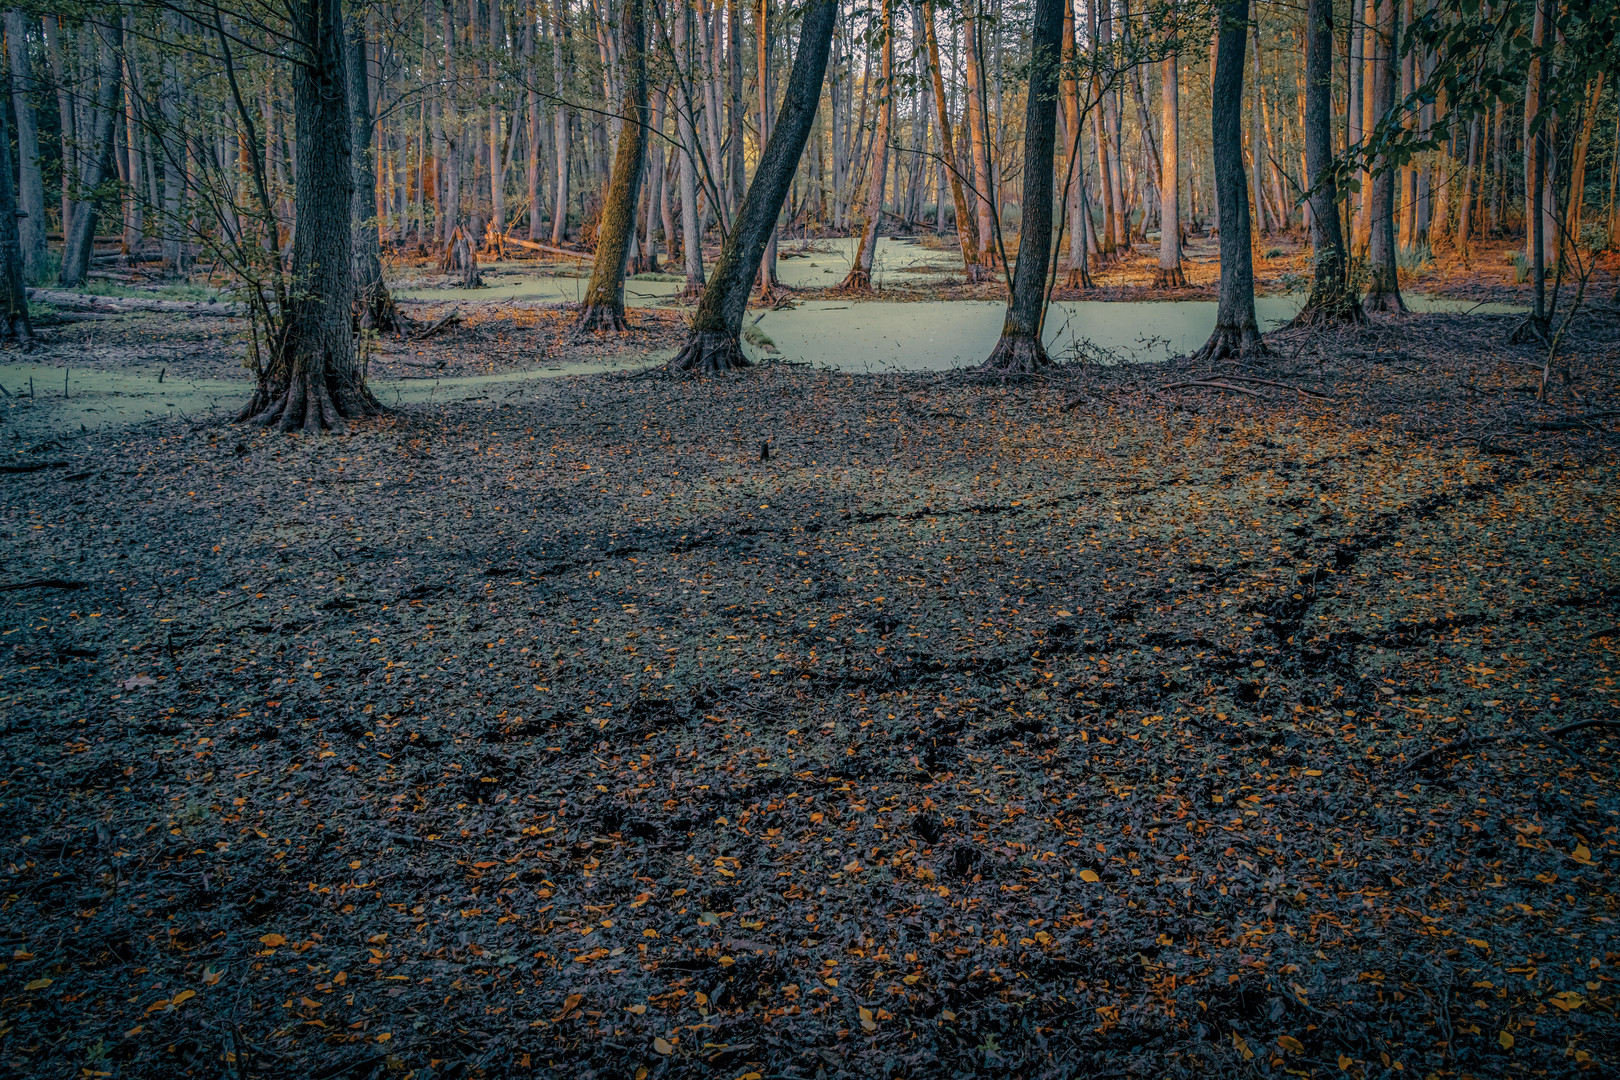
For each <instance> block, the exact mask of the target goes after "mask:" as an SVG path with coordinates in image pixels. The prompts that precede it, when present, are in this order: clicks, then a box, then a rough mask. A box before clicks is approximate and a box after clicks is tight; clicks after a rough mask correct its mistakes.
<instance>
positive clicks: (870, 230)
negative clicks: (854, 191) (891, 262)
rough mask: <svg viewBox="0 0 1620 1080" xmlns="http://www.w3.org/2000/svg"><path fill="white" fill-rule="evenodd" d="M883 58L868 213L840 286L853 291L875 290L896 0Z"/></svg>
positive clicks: (885, 29) (886, 13) (889, 11)
mask: <svg viewBox="0 0 1620 1080" xmlns="http://www.w3.org/2000/svg"><path fill="white" fill-rule="evenodd" d="M882 3H883V16H882V29H881V30H880V31H879V32H880V33H882V35H883V46H882V47H883V59H882V60H881V61H880V66H879V69H880V72H881V74H880V75H879V76H878V78H879V82H878V94H879V95H880V96H879V98H878V110H877V128H876V130H874V131H873V133H872V148H871V163H870V164H869V165H868V166H867V170H866V213H865V219H866V220H865V221H863V222H862V224H861V242H860V246H859V247H857V248H856V250H855V262H854V264H853V265H851V266H850V268H849V273H848V274H847V275H846V276H845V277H844V280H843V282H842V283H841V284H840V285H839V288H841V289H850V290H852V291H854V292H871V291H872V259H873V256H874V255H875V254H876V253H877V239H878V226H880V225H881V224H882V223H883V185H884V182H885V181H886V180H887V179H888V175H889V128H890V126H891V124H892V123H893V121H894V0H882Z"/></svg>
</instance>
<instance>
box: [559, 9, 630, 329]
mask: <svg viewBox="0 0 1620 1080" xmlns="http://www.w3.org/2000/svg"><path fill="white" fill-rule="evenodd" d="M623 12H624V14H623V18H624V25H623V27H622V29H623V31H624V50H625V53H626V54H627V55H625V56H624V57H623V66H624V69H625V70H624V73H623V74H624V84H625V85H624V107H623V109H622V110H621V112H620V115H621V117H622V118H623V124H622V125H621V127H620V129H619V146H618V150H617V152H616V153H615V154H614V158H613V176H612V178H611V179H610V180H609V182H608V191H607V197H606V198H605V199H604V200H603V203H602V218H601V221H600V222H599V223H598V225H597V230H596V262H595V264H594V265H593V266H592V268H591V283H590V285H589V286H588V287H587V288H586V290H585V306H584V308H583V310H582V311H581V312H580V316H579V322H578V323H576V324H575V326H574V332H575V333H576V334H582V333H589V332H593V331H594V332H600V331H604V330H612V331H623V330H628V329H629V324H627V323H626V322H625V321H624V271H625V267H626V266H628V265H629V261H630V241H631V236H632V234H633V233H634V232H635V228H636V206H637V204H638V202H639V196H640V193H641V173H642V168H643V166H644V165H645V164H646V160H647V61H646V55H645V52H644V48H645V35H644V34H643V32H642V0H625V4H624V9H623Z"/></svg>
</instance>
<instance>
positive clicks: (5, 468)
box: [0, 393, 68, 473]
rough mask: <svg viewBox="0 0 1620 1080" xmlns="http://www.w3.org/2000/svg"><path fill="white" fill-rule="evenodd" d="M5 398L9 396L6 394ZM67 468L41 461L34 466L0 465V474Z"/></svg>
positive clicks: (55, 463)
mask: <svg viewBox="0 0 1620 1080" xmlns="http://www.w3.org/2000/svg"><path fill="white" fill-rule="evenodd" d="M6 396H7V397H10V396H11V395H10V394H9V393H8V394H7V395H6ZM67 466H68V463H67V462H65V461H41V462H39V463H38V464H36V465H0V473H30V472H40V471H41V470H43V469H65V468H67Z"/></svg>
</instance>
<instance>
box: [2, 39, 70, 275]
mask: <svg viewBox="0 0 1620 1080" xmlns="http://www.w3.org/2000/svg"><path fill="white" fill-rule="evenodd" d="M6 48H7V51H8V53H9V59H10V61H11V103H12V108H13V109H14V110H15V111H16V114H17V179H18V181H19V183H18V189H19V190H18V191H17V200H16V201H17V203H18V205H17V208H16V210H17V213H19V214H21V215H22V216H21V217H19V218H16V219H14V221H15V224H16V227H17V231H18V234H19V236H20V243H21V244H22V262H23V273H24V274H26V275H27V279H28V280H29V281H39V280H41V278H42V275H44V273H45V271H46V254H47V253H46V248H45V181H44V177H43V176H42V174H41V173H40V168H39V133H38V129H37V125H36V122H35V118H34V103H33V98H32V95H33V92H34V90H35V88H36V87H37V85H38V84H37V83H36V81H35V80H34V75H33V69H32V66H31V64H30V62H29V57H28V27H27V23H26V22H25V21H24V19H23V15H22V12H20V11H16V10H12V11H8V12H6ZM64 235H65V234H64Z"/></svg>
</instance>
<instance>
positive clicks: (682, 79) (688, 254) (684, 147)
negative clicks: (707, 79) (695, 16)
mask: <svg viewBox="0 0 1620 1080" xmlns="http://www.w3.org/2000/svg"><path fill="white" fill-rule="evenodd" d="M672 21H673V22H674V24H675V26H674V32H673V34H672V35H671V36H672V37H673V38H674V41H673V45H674V49H675V56H676V68H677V70H676V72H675V75H674V77H675V79H676V81H677V83H678V84H680V85H679V87H678V88H677V89H676V90H675V91H674V92H673V94H672V97H673V104H674V106H675V136H676V138H677V139H679V140H680V146H679V147H677V152H678V153H679V155H680V165H681V174H680V193H681V265H682V268H683V269H684V271H685V273H686V285H685V287H684V288H683V289H682V290H681V299H683V300H696V299H697V298H698V297H700V296H702V295H703V224H702V222H701V221H699V220H698V208H697V187H698V184H697V155H698V144H697V124H696V123H695V122H694V120H693V117H692V98H691V95H690V94H689V93H687V92H685V91H686V81H687V76H686V72H688V71H690V70H691V67H692V50H691V47H690V40H691V39H690V33H689V31H690V25H691V21H692V9H691V7H690V6H689V5H687V4H684V3H682V4H676V5H675V10H674V12H673V18H672Z"/></svg>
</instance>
